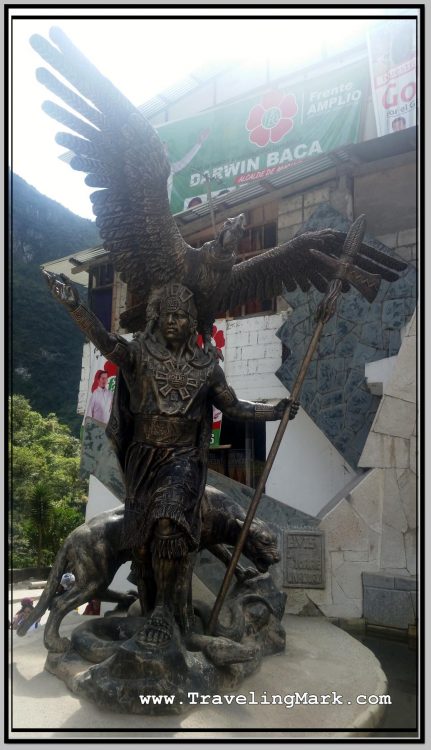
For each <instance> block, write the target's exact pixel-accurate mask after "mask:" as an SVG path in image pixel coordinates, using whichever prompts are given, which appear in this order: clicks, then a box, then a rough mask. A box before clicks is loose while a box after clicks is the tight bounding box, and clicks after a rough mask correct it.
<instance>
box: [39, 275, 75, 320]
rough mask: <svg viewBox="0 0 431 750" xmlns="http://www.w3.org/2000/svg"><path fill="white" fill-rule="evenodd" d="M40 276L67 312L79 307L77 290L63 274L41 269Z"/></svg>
mask: <svg viewBox="0 0 431 750" xmlns="http://www.w3.org/2000/svg"><path fill="white" fill-rule="evenodd" d="M42 274H43V276H44V279H45V281H46V283H47V284H48V286H49V288H50V290H51V294H52V295H53V297H55V299H56V300H58V301H59V302H61V303H62V304H63V305H64V306H65V307H67V308H68V309H69V310H75V309H76V308H77V307H78V306H79V305H80V302H81V300H80V298H79V294H78V290H77V288H76V286H75V285H74V284H72V282H71V280H70V279H69V278H68V277H67V276H66V275H65V274H64V273H60V274H56V273H51V271H45V269H43V270H42Z"/></svg>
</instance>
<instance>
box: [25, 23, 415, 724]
mask: <svg viewBox="0 0 431 750" xmlns="http://www.w3.org/2000/svg"><path fill="white" fill-rule="evenodd" d="M50 36H51V39H52V41H53V42H54V44H55V45H56V46H52V45H51V44H50V43H48V42H47V41H46V40H45V39H43V38H42V37H39V36H35V37H32V39H31V43H32V45H33V47H34V48H35V49H36V51H37V52H39V54H40V55H41V56H42V57H43V58H44V59H45V60H46V61H47V62H48V63H50V64H51V65H52V66H53V68H54V69H55V70H57V71H58V72H59V73H60V74H61V76H62V77H63V78H64V79H66V81H69V82H70V83H71V84H72V86H73V87H74V89H76V91H78V92H79V93H76V91H74V90H72V89H70V88H68V86H66V85H65V84H64V83H61V82H60V81H58V80H57V79H56V78H55V77H54V76H53V75H52V74H51V73H49V72H48V71H47V70H45V69H40V70H38V73H37V75H38V78H39V80H40V81H41V82H42V83H43V84H44V85H46V86H47V87H48V88H49V89H50V90H51V91H52V92H53V93H55V94H56V95H58V96H59V97H60V98H61V99H63V101H64V102H66V104H67V105H68V107H69V108H71V109H73V110H74V111H75V112H76V113H77V115H79V116H75V115H73V114H71V112H70V111H67V110H65V109H63V108H62V107H59V106H58V105H55V104H52V103H50V102H48V103H45V105H44V109H45V111H46V112H47V113H48V114H49V115H51V116H52V117H54V118H55V119H57V120H59V121H60V122H62V123H63V124H65V125H66V126H67V127H69V128H70V129H72V131H74V133H76V134H77V135H70V134H69V133H60V134H59V135H58V136H57V142H58V143H60V144H61V145H63V146H65V147H66V148H68V149H70V150H71V151H73V152H74V154H75V156H74V157H73V158H72V161H71V165H72V167H73V168H74V169H78V170H80V171H84V172H87V177H86V183H87V184H88V185H92V186H94V187H96V188H99V189H98V190H97V191H96V192H95V193H93V194H92V196H91V200H92V203H93V210H94V213H95V215H96V217H97V218H96V223H97V225H98V227H99V230H100V234H101V237H102V239H103V242H104V247H105V249H106V250H107V251H108V252H109V254H110V260H111V261H112V263H113V265H114V267H115V269H116V270H117V271H119V272H120V273H121V275H122V278H123V280H124V281H125V282H127V285H128V290H129V292H131V293H132V294H133V296H134V306H133V307H131V308H130V309H129V310H126V312H125V314H124V315H123V317H122V320H121V322H122V325H123V326H124V327H125V328H127V329H128V330H129V331H133V332H135V337H134V339H133V340H132V341H130V342H129V341H127V340H126V339H124V338H123V337H122V336H120V335H117V334H114V333H110V332H109V331H106V330H105V328H104V327H103V326H102V324H101V323H100V321H99V320H98V319H97V317H96V316H95V315H94V314H93V313H92V312H91V311H90V310H89V309H88V308H87V307H86V306H85V305H84V304H83V303H82V302H81V301H80V299H79V296H78V293H77V291H76V288H75V287H74V286H73V284H71V282H70V281H69V279H68V278H67V277H65V276H63V275H62V276H60V277H58V276H55V275H53V274H49V273H46V272H45V276H46V279H47V282H48V284H49V286H50V288H51V291H52V293H53V294H54V296H55V297H56V298H57V299H58V300H59V301H61V302H62V303H63V304H64V305H65V306H66V307H67V308H68V309H69V311H70V314H71V315H72V317H73V319H74V320H75V322H76V323H77V325H78V326H79V327H80V329H81V330H82V331H83V333H85V335H86V336H87V337H88V338H89V339H90V340H91V341H92V342H93V343H94V344H95V345H96V346H97V347H98V349H100V351H101V352H102V353H103V354H104V355H105V356H106V357H107V358H109V359H110V360H111V361H112V362H114V363H116V364H117V365H118V366H119V368H120V373H119V376H118V381H117V388H116V392H115V397H114V404H113V408H112V413H111V418H110V421H109V424H108V427H107V434H108V436H109V437H110V439H111V440H112V441H113V443H114V446H115V448H116V452H117V455H118V458H119V462H120V465H121V467H122V470H123V473H124V477H125V484H126V501H125V512H124V528H123V535H122V543H121V544H120V547H117V548H116V550H112V558H113V560H114V558H115V559H116V558H117V556H118V554H119V553H120V552H122V550H123V549H124V550H125V554H129V555H130V550H131V554H132V557H133V565H132V575H133V576H134V577H135V579H136V581H137V585H138V596H139V601H140V606H141V616H140V617H137V618H136V617H128V618H126V619H127V623H125V622H124V618H122V621H120V620H121V618H109V619H110V621H111V622H110V624H109V625H108V624H107V623H103V621H101V622H99V623H98V624H97V623H96V624H95V625H94V626H93V625H92V626H91V627H90V626H88V625H86V624H85V625H83V626H81V627H80V628H79V629H78V631H79V632H78V631H75V633H74V634H73V635H72V646H73V648H72V652H68V654H67V655H66V656H67V659H66V660H65V662H64V664H63V665H62V664H61V661H60V657H61V654H60V651H61V643H60V644H58V643H57V645H56V646H55V648H57V647H58V646H60V648H59V649H58V652H57V653H56V652H55V650H51V651H50V653H49V655H48V660H47V664H48V667H47V668H50V669H52V671H54V672H55V673H56V674H57V673H58V674H59V675H60V676H62V677H63V675H64V671H63V667H64V666H65V664H66V662H67V663H69V662H71V661H72V660H73V658H75V657H76V658H78V657H77V654H81V656H83V657H85V658H88V659H89V660H90V661H94V662H98V664H97V666H96V667H91V669H88V670H87V672H86V673H84V671H82V674H80V676H79V677H77V678H76V679H75V677H74V676H73V675H72V673H70V675H71V676H70V675H69V677H66V678H64V679H65V680H66V682H67V684H70V686H71V689H72V690H74V691H75V692H78V693H79V694H83V695H86V696H90V697H91V698H92V699H93V700H96V701H97V702H98V703H99V704H100V705H103V706H108V707H110V708H113V709H114V710H128V711H136V712H145V708H142V707H138V708H137V707H136V700H135V698H136V690H137V688H136V680H140V681H141V682H140V683H139V685H140V691H141V692H145V690H149V691H150V692H156V691H157V690H158V691H159V692H160V693H168V692H175V691H176V692H177V702H176V704H175V708H174V709H172V710H174V712H177V711H181V710H183V709H181V708H179V707H178V706H179V705H182V701H181V700H180V699H181V695H182V691H184V690H186V686H187V685H194V686H195V685H199V686H201V687H204V689H206V690H215V689H217V688H218V689H222V688H223V687H229V689H231V688H232V687H233V686H234V685H236V684H238V682H239V681H240V680H241V679H242V677H244V676H245V675H246V674H250V673H251V671H253V670H254V669H255V668H256V667H257V666H258V664H259V663H260V660H261V658H262V656H263V655H265V654H269V653H277V652H278V651H280V650H282V649H283V647H284V630H283V628H282V626H281V622H280V621H281V618H282V616H283V612H284V606H285V599H286V597H285V594H283V593H281V592H279V591H277V589H276V588H275V586H274V583H273V581H272V579H271V577H270V576H269V574H268V573H267V572H266V573H262V574H259V573H257V572H256V575H254V576H253V577H252V578H250V579H248V578H247V577H243V580H240V581H238V582H237V583H236V585H235V586H234V588H233V589H232V590H231V591H229V593H228V592H227V587H226V592H225V593H226V594H227V599H226V602H225V606H224V610H222V611H220V608H221V603H220V601H219V602H218V605H217V606H218V607H219V610H218V613H217V617H216V618H215V617H214V612H213V614H212V615H211V618H210V619H208V613H205V611H204V610H205V608H201V610H200V612H201V614H200V617H199V622H200V625H199V626H196V627H195V626H194V608H193V602H192V597H191V576H192V572H193V565H194V559H195V555H196V552H197V550H198V549H199V547H200V546H201V545H202V539H203V537H204V535H205V533H203V532H202V527H203V528H204V532H205V529H206V526H205V524H207V523H208V517H206V516H205V513H208V508H206V509H205V504H204V505H203V504H202V499H203V497H204V490H205V482H206V473H207V459H208V450H209V440H210V430H211V421H212V420H211V414H212V405H213V404H214V405H215V406H217V407H218V408H219V409H220V410H221V411H222V412H223V413H225V414H227V415H228V416H229V417H231V418H233V419H248V420H262V421H268V420H280V419H282V417H283V421H287V419H288V415H290V418H292V417H294V416H295V415H296V413H297V410H298V404H297V402H296V401H291V400H290V399H283V400H282V401H280V402H279V403H277V404H276V405H275V406H271V405H269V404H257V403H251V402H247V401H240V400H239V399H238V398H237V396H236V394H235V393H234V391H233V390H232V388H230V387H229V385H228V383H227V382H226V379H225V376H224V373H223V371H222V369H221V368H220V366H219V365H218V363H217V355H216V352H215V351H214V350H213V349H212V347H211V343H210V342H211V329H212V323H213V320H214V317H215V316H216V314H217V313H218V312H220V313H223V312H224V311H225V310H227V309H229V308H233V307H235V306H236V305H238V304H241V303H244V302H246V301H247V300H249V299H254V298H259V297H271V296H274V295H276V294H279V293H281V291H282V287H283V284H284V286H285V287H286V289H287V290H289V291H291V290H294V289H296V287H297V286H299V287H300V288H301V289H302V290H303V291H307V290H308V289H309V288H310V286H314V287H315V288H316V289H318V290H319V291H322V292H326V291H327V288H328V282H331V281H332V280H333V279H336V282H334V283H336V285H337V290H338V291H342V292H346V291H348V290H349V288H350V285H353V286H355V287H356V288H357V289H358V290H359V291H360V292H361V293H362V294H363V295H364V296H365V297H366V299H367V300H368V301H372V300H373V299H374V297H375V295H376V293H377V290H378V286H379V282H380V277H383V278H384V279H387V280H389V281H391V280H395V279H397V278H398V276H397V272H398V271H401V270H403V269H404V267H405V265H404V264H403V263H402V262H400V261H398V260H397V259H395V258H392V257H390V256H387V255H385V254H384V253H381V252H379V251H377V250H375V249H374V248H372V247H370V246H368V245H366V244H364V243H362V239H361V242H360V243H359V242H358V247H357V248H355V254H354V256H352V257H351V258H350V261H349V263H347V262H346V259H345V257H344V255H343V245H344V241H345V235H344V234H343V233H340V232H335V231H333V230H330V229H328V230H323V231H320V232H308V233H305V234H303V235H300V236H299V237H295V238H294V239H293V240H291V241H289V242H287V243H285V244H283V245H280V246H279V247H276V248H272V249H271V250H267V251H266V252H264V253H263V254H262V255H260V256H259V257H256V258H253V259H251V260H248V261H244V262H242V263H239V264H236V265H235V260H236V256H235V251H236V247H237V243H238V240H239V238H240V237H241V235H242V232H243V228H244V221H245V220H244V216H243V215H242V214H240V215H239V216H238V217H236V218H233V219H228V220H227V221H226V222H225V224H224V226H223V227H222V229H221V231H220V232H219V234H218V235H217V237H216V238H215V239H214V240H213V241H211V242H207V243H205V244H204V245H203V247H201V248H198V249H195V248H192V247H191V246H190V245H188V244H187V243H186V242H185V241H184V240H183V238H182V237H181V234H180V232H179V230H178V228H177V226H176V223H175V220H174V218H173V217H172V215H171V213H170V210H169V201H168V194H167V179H168V176H169V173H170V167H169V163H168V161H167V157H166V153H165V149H164V148H163V144H162V143H161V141H160V139H159V137H158V135H157V133H156V132H155V130H154V129H153V128H152V126H151V125H150V123H149V122H148V121H147V120H146V119H145V118H144V117H143V116H142V114H141V113H140V112H139V110H137V109H136V108H135V107H134V106H133V105H132V104H131V103H130V102H129V101H128V100H127V99H126V98H125V97H124V96H123V95H122V94H121V93H120V92H119V91H118V90H117V89H116V88H115V87H114V86H113V85H112V84H111V83H110V82H109V81H108V80H107V79H106V78H104V77H103V76H102V75H101V74H100V73H99V72H98V71H97V70H96V68H94V66H92V65H91V63H90V62H89V61H88V60H87V59H86V58H85V57H84V56H83V55H82V54H81V53H80V52H79V51H78V50H77V49H76V48H75V47H74V46H73V44H72V43H71V42H70V41H69V40H68V39H67V37H66V36H65V35H64V34H63V32H61V31H60V30H59V29H52V30H51V33H50ZM82 118H84V119H82ZM361 237H362V235H361ZM376 274H378V275H376ZM330 289H331V286H330ZM338 291H337V293H338ZM197 332H199V333H201V334H202V336H203V339H204V347H203V349H201V348H199V347H198V345H197ZM282 424H283V422H282ZM250 522H251V519H250V518H249V517H248V515H247V516H246V517H245V520H244V526H243V530H242V531H241V532H240V533H239V540H238V544H237V547H236V549H235V552H234V554H233V556H232V563H231V569H233V565H234V564H236V562H237V559H238V557H239V553H240V548H241V545H242V544H243V543H244V541H245V536H246V534H247V533H248V529H249V527H250ZM218 542H225V543H229V539H228V538H223V539H220V540H218ZM228 557H229V556H228ZM224 561H225V562H226V563H227V562H228V559H227V558H226V554H224ZM228 572H229V573H230V571H229V570H228ZM108 577H109V576H108ZM225 580H226V579H225ZM223 611H224V614H225V615H226V612H228V613H230V615H229V616H230V617H231V622H230V624H229V623H228V624H227V625H226V620H225V621H224V623H223V622H222V620H223ZM218 614H220V621H219V620H218ZM60 619H61V618H60ZM196 619H198V618H196ZM56 622H57V624H58V619H57V621H56ZM238 623H239V625H238ZM199 628H200V629H199ZM105 636H107V639H106V638H105ZM53 638H54V641H55V638H56V635H55V633H54V635H53ZM104 638H105V640H103V639H104ZM192 653H193V657H191V654H192ZM71 654H72V655H71ZM57 657H58V658H57ZM108 657H109V658H108ZM105 660H106V661H105ZM231 666H232V670H230V667H231ZM82 669H83V668H82ZM229 670H230V671H229ZM66 671H67V670H66ZM156 673H157V674H159V675H160V680H159V682H157V683H156V685H155V684H154V680H153V675H154V674H156ZM68 680H69V682H68ZM171 685H172V687H171ZM167 686H168V687H167ZM169 688H170V689H169ZM175 689H176V690H175Z"/></svg>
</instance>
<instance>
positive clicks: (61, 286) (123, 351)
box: [42, 270, 132, 367]
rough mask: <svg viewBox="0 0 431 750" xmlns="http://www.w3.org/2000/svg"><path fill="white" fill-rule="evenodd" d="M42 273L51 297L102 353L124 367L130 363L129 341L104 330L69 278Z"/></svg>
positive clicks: (63, 275) (62, 275) (47, 272)
mask: <svg viewBox="0 0 431 750" xmlns="http://www.w3.org/2000/svg"><path fill="white" fill-rule="evenodd" d="M42 273H43V276H44V279H45V281H46V283H47V284H48V286H49V288H50V290H51V294H52V295H53V297H54V298H55V299H56V300H58V302H61V303H62V304H63V305H64V306H65V307H66V309H67V310H68V311H69V313H70V315H71V316H72V318H73V320H74V321H75V323H76V325H77V326H78V328H80V330H81V331H82V333H84V334H85V336H87V338H89V339H90V341H91V342H92V343H93V344H94V345H95V346H97V348H98V349H99V350H100V351H101V352H102V354H103V355H104V356H105V357H106V358H107V359H109V360H110V361H111V362H114V364H116V365H120V366H122V367H124V366H127V365H128V364H130V360H131V357H132V349H131V347H130V344H129V342H127V341H126V339H124V338H123V337H122V336H118V335H117V334H114V333H109V331H107V330H106V328H105V327H104V325H103V324H102V323H101V322H100V320H99V318H98V317H97V316H96V315H95V314H94V313H93V312H92V311H91V310H89V309H88V307H87V305H85V304H84V302H83V301H82V300H81V299H80V296H79V292H78V290H77V288H76V286H75V285H74V284H73V283H72V282H71V280H70V279H69V278H68V277H67V276H66V275H65V274H64V273H61V274H59V275H57V274H55V273H51V272H50V271H45V270H43V271H42Z"/></svg>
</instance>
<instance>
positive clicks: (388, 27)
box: [368, 18, 417, 136]
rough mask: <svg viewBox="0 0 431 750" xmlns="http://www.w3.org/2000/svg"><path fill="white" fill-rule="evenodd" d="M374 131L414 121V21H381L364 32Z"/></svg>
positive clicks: (384, 131) (398, 127)
mask: <svg viewBox="0 0 431 750" xmlns="http://www.w3.org/2000/svg"><path fill="white" fill-rule="evenodd" d="M368 56H369V63H370V75H371V89H372V93H373V103H374V113H375V116H376V125H377V135H378V136H381V135H387V134H388V133H394V132H396V131H398V130H404V129H405V128H410V127H412V126H413V125H416V110H417V92H416V89H417V85H416V23H415V21H414V20H411V19H401V18H400V19H396V20H387V21H382V23H379V24H377V25H376V26H374V27H373V28H372V29H371V30H370V31H369V32H368Z"/></svg>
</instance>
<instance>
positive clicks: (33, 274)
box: [10, 175, 100, 435]
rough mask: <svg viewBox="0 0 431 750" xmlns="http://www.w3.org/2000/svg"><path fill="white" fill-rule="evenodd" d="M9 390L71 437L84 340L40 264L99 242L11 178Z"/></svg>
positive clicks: (92, 229)
mask: <svg viewBox="0 0 431 750" xmlns="http://www.w3.org/2000/svg"><path fill="white" fill-rule="evenodd" d="M11 206H12V212H11V222H10V226H11V232H10V254H11V270H12V273H11V334H12V337H11V342H10V354H11V359H10V362H11V386H12V392H13V393H21V394H22V395H24V396H26V398H28V399H29V401H30V403H31V405H32V407H33V409H35V410H36V411H39V412H41V413H42V414H48V413H49V412H51V411H52V412H55V413H56V414H57V416H58V418H59V420H60V421H61V422H63V423H65V424H68V425H69V426H70V427H71V429H72V431H73V433H74V434H75V435H77V434H78V432H79V427H80V424H81V422H82V418H81V417H79V416H78V415H77V414H76V404H77V400H78V388H79V381H80V374H81V360H82V346H83V343H84V337H83V336H82V334H81V333H80V332H79V331H78V330H77V328H76V327H75V326H74V324H73V322H72V320H71V319H70V317H69V315H68V314H67V312H66V310H65V309H64V308H63V307H62V306H61V305H59V304H58V303H57V302H55V300H54V299H53V298H52V297H51V295H50V293H49V290H48V288H47V286H46V284H45V282H44V280H43V278H42V275H41V272H40V264H41V263H43V262H46V261H48V260H54V259H56V258H61V257H63V256H65V255H67V254H68V253H71V254H73V253H76V252H77V251H79V250H83V249H85V248H88V247H92V246H94V245H97V244H100V237H99V233H98V230H97V227H96V225H95V224H94V222H91V221H89V220H87V219H82V218H81V217H79V216H76V215H75V214H73V213H72V212H71V211H69V210H68V209H66V208H64V207H63V206H61V205H60V204H59V203H56V202H55V201H53V200H51V199H50V198H47V197H46V196H43V195H41V193H39V192H38V191H37V190H36V189H35V188H33V187H31V186H30V185H28V184H27V183H26V182H25V181H24V180H23V179H22V178H21V177H18V176H17V175H12V176H11Z"/></svg>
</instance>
